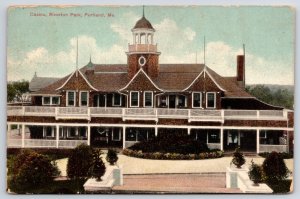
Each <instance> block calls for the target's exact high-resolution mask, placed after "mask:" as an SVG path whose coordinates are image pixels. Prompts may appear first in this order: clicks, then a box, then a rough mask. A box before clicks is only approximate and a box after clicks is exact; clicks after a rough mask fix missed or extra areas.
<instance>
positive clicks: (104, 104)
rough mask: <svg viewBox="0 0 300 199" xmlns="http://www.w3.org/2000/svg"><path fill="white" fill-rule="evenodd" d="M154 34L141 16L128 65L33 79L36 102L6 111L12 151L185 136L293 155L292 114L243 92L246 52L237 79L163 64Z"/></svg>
mask: <svg viewBox="0 0 300 199" xmlns="http://www.w3.org/2000/svg"><path fill="white" fill-rule="evenodd" d="M154 33H155V29H154V28H153V27H152V25H151V23H150V22H149V21H148V20H147V19H146V18H145V17H144V16H143V17H142V18H141V19H140V20H138V21H137V22H136V24H135V26H134V27H133V29H132V44H129V45H128V52H126V55H127V64H113V65H104V64H94V63H92V61H91V60H90V61H89V63H88V64H87V65H86V66H83V67H82V68H80V69H76V70H75V71H74V72H73V73H71V74H69V75H67V76H65V77H63V78H60V79H51V81H50V80H49V79H48V81H47V83H46V84H43V83H37V82H43V79H42V78H37V77H36V75H35V77H34V78H33V80H32V82H31V87H32V88H34V90H32V92H31V104H29V105H27V106H12V105H10V106H8V108H7V126H8V131H7V132H8V134H7V144H8V147H53V148H72V147H75V146H77V145H78V144H80V143H86V144H88V145H92V146H97V147H119V148H126V147H129V146H131V145H132V144H134V143H136V142H139V141H143V140H147V139H151V138H153V137H155V136H159V134H161V133H176V132H183V133H187V134H188V135H190V136H191V137H193V138H194V139H196V140H202V141H203V142H206V143H207V145H208V147H209V148H217V149H221V150H224V151H226V150H233V149H234V148H236V147H237V146H240V147H241V149H242V150H244V151H252V152H257V153H259V152H270V151H274V150H275V151H279V152H288V151H289V144H290V143H289V136H290V135H291V134H293V111H291V110H286V109H283V108H281V107H275V106H272V105H269V104H266V103H264V102H262V101H260V100H258V99H256V98H255V97H253V96H251V95H250V94H249V93H247V92H246V91H245V55H238V56H237V74H236V76H234V77H223V76H220V75H219V74H217V73H216V72H214V71H213V70H212V69H210V68H209V67H208V66H206V65H205V64H160V63H159V57H160V55H161V53H160V52H159V51H158V46H157V44H155V43H154ZM33 84H34V85H33Z"/></svg>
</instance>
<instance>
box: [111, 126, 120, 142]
mask: <svg viewBox="0 0 300 199" xmlns="http://www.w3.org/2000/svg"><path fill="white" fill-rule="evenodd" d="M120 131H121V129H120V128H113V129H112V132H113V133H112V140H113V141H120V140H121V132H120Z"/></svg>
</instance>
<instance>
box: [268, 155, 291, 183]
mask: <svg viewBox="0 0 300 199" xmlns="http://www.w3.org/2000/svg"><path fill="white" fill-rule="evenodd" d="M262 166H263V170H264V173H265V175H266V180H267V181H271V182H273V181H281V180H284V179H286V178H287V177H288V175H289V173H290V172H289V170H288V168H287V166H286V165H285V162H284V160H283V158H282V156H280V155H279V154H278V153H277V152H275V151H273V152H272V153H270V155H268V157H267V158H266V159H265V160H264V162H263V165H262Z"/></svg>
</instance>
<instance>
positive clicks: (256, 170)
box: [248, 160, 263, 186]
mask: <svg viewBox="0 0 300 199" xmlns="http://www.w3.org/2000/svg"><path fill="white" fill-rule="evenodd" d="M262 175H263V173H262V169H261V166H259V165H258V164H255V163H254V162H253V160H251V166H250V168H249V172H248V176H249V178H250V180H252V181H253V183H254V185H255V186H258V183H259V182H261V181H262Z"/></svg>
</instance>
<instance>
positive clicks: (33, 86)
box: [29, 75, 60, 92]
mask: <svg viewBox="0 0 300 199" xmlns="http://www.w3.org/2000/svg"><path fill="white" fill-rule="evenodd" d="M59 79H60V78H56V77H38V76H36V75H35V76H34V77H33V78H32V80H31V81H30V82H29V90H30V91H31V92H34V91H38V90H40V89H41V88H44V87H46V86H48V85H50V84H52V83H54V82H56V81H57V80H59Z"/></svg>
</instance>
